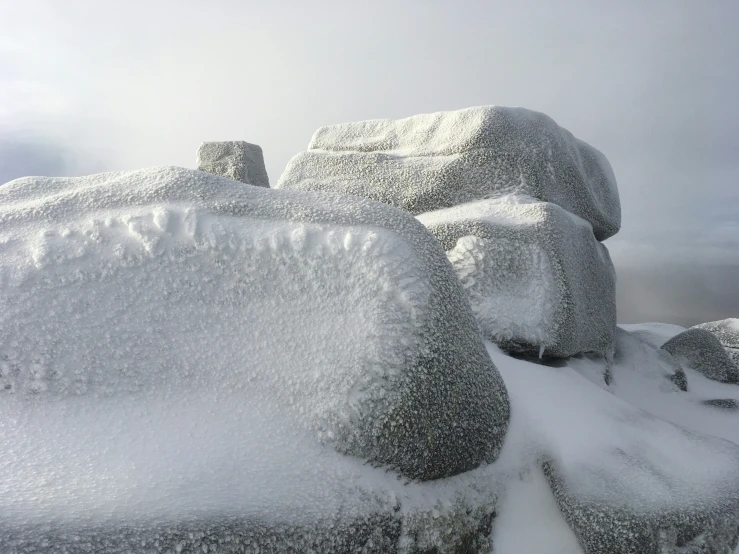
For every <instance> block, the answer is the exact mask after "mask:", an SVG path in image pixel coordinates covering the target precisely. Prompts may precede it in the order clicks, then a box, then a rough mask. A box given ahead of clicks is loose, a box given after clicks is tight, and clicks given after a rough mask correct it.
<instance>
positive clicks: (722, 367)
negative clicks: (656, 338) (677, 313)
mask: <svg viewBox="0 0 739 554" xmlns="http://www.w3.org/2000/svg"><path fill="white" fill-rule="evenodd" d="M662 348H663V349H664V350H667V351H668V352H669V353H670V354H672V355H673V356H675V357H676V358H677V359H678V360H684V362H685V363H686V364H688V365H690V366H691V367H692V368H694V369H696V370H697V371H699V372H701V373H702V374H703V375H705V376H706V377H708V378H709V379H713V380H715V381H720V382H722V383H735V384H739V366H737V365H736V364H735V363H734V362H733V361H732V360H731V358H729V355H728V354H727V352H726V350H725V349H724V347H723V346H722V345H721V342H719V339H718V338H716V336H715V335H714V334H713V333H712V332H711V331H708V330H706V329H703V328H698V327H692V328H690V329H688V330H687V331H683V332H682V333H680V334H679V335H676V336H674V337H673V338H671V339H670V340H668V341H667V342H666V343H665V344H663V345H662Z"/></svg>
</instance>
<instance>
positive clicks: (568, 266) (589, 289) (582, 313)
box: [418, 197, 616, 357]
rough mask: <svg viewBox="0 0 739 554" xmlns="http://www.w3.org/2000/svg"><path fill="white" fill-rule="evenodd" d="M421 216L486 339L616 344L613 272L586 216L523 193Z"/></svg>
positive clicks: (548, 348)
mask: <svg viewBox="0 0 739 554" xmlns="http://www.w3.org/2000/svg"><path fill="white" fill-rule="evenodd" d="M418 219H419V221H421V223H423V224H424V225H425V226H426V227H427V228H428V229H429V230H430V231H431V233H432V234H433V235H434V236H435V237H436V238H437V239H438V240H439V241H440V242H441V244H442V246H443V248H444V250H446V252H447V256H448V257H449V260H450V261H451V263H452V265H453V266H454V268H455V270H456V272H457V277H458V278H459V280H460V282H461V283H462V286H463V287H464V288H465V290H466V291H467V294H468V297H469V299H470V304H471V306H472V310H473V312H474V313H475V316H476V317H477V319H478V321H479V322H480V325H481V327H482V330H483V333H484V335H485V337H486V338H488V339H490V340H493V341H494V342H496V343H497V344H499V345H500V346H501V347H503V348H504V349H506V350H509V351H514V352H525V353H529V354H534V355H537V354H544V355H547V356H551V357H567V356H571V355H573V354H577V353H578V352H584V351H597V352H606V351H608V350H609V349H610V348H611V346H612V344H613V338H614V333H615V330H616V300H615V273H614V269H613V265H612V263H611V259H610V256H609V254H608V250H607V249H606V247H605V246H604V245H602V244H601V243H599V242H598V241H596V240H595V237H594V236H593V233H592V230H591V227H590V225H589V224H588V223H587V222H586V221H584V220H582V219H580V218H579V217H577V216H574V215H572V214H570V213H568V212H566V211H565V210H563V209H562V208H561V207H559V206H557V205H556V204H550V203H546V202H536V201H534V200H532V199H530V198H526V197H504V198H499V199H488V200H480V201H477V202H470V203H468V204H460V205H458V206H455V207H453V208H446V209H443V210H437V211H434V212H428V213H425V214H422V215H420V216H418Z"/></svg>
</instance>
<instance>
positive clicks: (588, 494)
mask: <svg viewBox="0 0 739 554" xmlns="http://www.w3.org/2000/svg"><path fill="white" fill-rule="evenodd" d="M490 352H491V356H492V357H493V361H494V362H495V364H496V366H497V367H498V369H499V371H500V373H501V375H502V376H503V379H504V381H505V383H506V386H507V388H508V391H509V393H510V397H511V410H512V414H513V417H512V419H511V427H510V430H509V438H508V439H506V447H505V448H504V451H503V453H502V454H501V458H500V460H499V461H498V462H497V463H506V462H507V461H508V455H509V453H510V451H509V447H513V446H514V445H515V444H517V445H518V446H517V448H516V450H517V451H518V452H519V453H520V452H528V453H529V454H528V455H529V456H531V457H533V458H534V459H536V460H537V461H538V462H539V464H540V465H541V467H543V469H544V473H545V475H546V477H547V480H548V482H549V485H550V487H551V490H552V492H553V493H554V498H555V499H556V503H557V505H558V506H559V509H560V511H561V513H562V515H564V518H565V520H566V521H567V523H568V524H569V526H570V527H571V528H572V530H573V531H574V534H575V535H576V537H577V539H578V542H579V543H580V546H581V547H582V550H583V552H584V553H585V554H603V553H614V554H627V553H628V554H687V553H698V552H701V553H702V552H706V553H708V552H712V553H713V552H715V553H719V552H721V553H724V552H733V549H734V548H735V547H736V545H737V541H738V540H739V447H738V446H737V445H736V444H734V443H733V442H729V441H728V440H722V439H719V438H715V437H714V436H708V435H707V434H704V433H700V432H695V431H692V430H688V429H686V428H684V427H681V426H678V425H674V424H673V423H670V422H668V421H665V420H663V419H660V418H658V417H655V416H654V415H652V414H650V413H647V412H646V411H645V410H643V409H640V408H638V407H636V406H634V405H631V404H630V403H627V402H625V401H624V400H622V399H621V398H619V396H618V395H619V394H620V392H621V391H619V390H618V389H616V390H614V391H613V392H612V391H611V390H604V388H605V386H604V385H602V382H601V385H596V384H595V383H593V382H591V381H590V380H588V379H585V378H583V376H582V375H581V374H579V372H576V371H574V370H573V368H572V367H558V368H556V370H554V368H551V367H546V366H543V365H538V364H532V363H528V362H525V361H522V360H517V359H512V358H510V357H507V356H505V354H503V353H502V352H501V351H500V350H499V349H497V348H496V347H495V346H492V345H491V346H490ZM573 361H575V360H573ZM577 361H578V362H579V363H580V364H582V365H585V364H591V365H592V364H593V361H592V360H588V359H587V358H583V359H581V360H577ZM619 365H620V362H618V361H615V363H614V369H615V370H617V373H616V374H615V382H616V383H618V382H619V373H620V377H621V379H620V380H621V381H624V380H625V379H626V377H627V375H626V374H625V373H624V370H626V368H625V367H619ZM714 385H716V386H720V387H725V388H733V387H728V386H727V385H719V384H714ZM609 389H610V387H609ZM681 394H682V393H679V392H671V393H670V395H669V398H670V399H678V400H679V398H680V395H681ZM652 398H653V399H654V400H656V401H659V400H660V399H659V398H657V397H655V396H653V397H652ZM665 398H668V397H667V396H665ZM696 410H701V411H702V412H703V413H705V414H706V415H707V416H710V417H711V419H710V421H712V422H713V423H714V424H716V423H719V422H721V421H727V422H728V421H733V420H732V419H731V418H735V417H736V415H735V414H733V413H726V414H722V413H719V414H715V412H716V411H717V410H716V409H715V408H710V407H706V406H696ZM721 416H723V418H722V417H721ZM714 430H715V429H714ZM727 430H731V429H730V428H729V427H727ZM505 510H506V504H505V501H504V503H503V504H502V506H501V512H502V513H505ZM537 524H538V522H537V521H531V522H530V525H531V526H532V527H536V526H537ZM493 540H494V541H495V537H493ZM541 552H547V550H546V549H542V550H541Z"/></svg>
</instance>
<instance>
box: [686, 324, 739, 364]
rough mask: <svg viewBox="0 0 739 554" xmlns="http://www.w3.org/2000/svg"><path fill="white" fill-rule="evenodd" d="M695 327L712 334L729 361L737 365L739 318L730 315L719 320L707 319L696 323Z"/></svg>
mask: <svg viewBox="0 0 739 554" xmlns="http://www.w3.org/2000/svg"><path fill="white" fill-rule="evenodd" d="M695 328H697V329H705V330H706V331H710V332H711V333H713V334H714V336H715V337H716V338H717V339H718V341H719V342H720V343H721V346H723V347H724V349H725V350H726V353H727V354H728V355H729V358H731V361H733V362H734V364H735V365H736V366H737V367H739V319H737V318H735V317H732V318H729V319H722V320H720V321H709V322H708V323H701V324H700V325H696V326H695Z"/></svg>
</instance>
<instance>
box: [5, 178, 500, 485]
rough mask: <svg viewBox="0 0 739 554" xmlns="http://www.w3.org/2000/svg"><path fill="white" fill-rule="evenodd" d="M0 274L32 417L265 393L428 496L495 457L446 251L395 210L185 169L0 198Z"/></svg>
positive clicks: (496, 425) (43, 182)
mask: <svg viewBox="0 0 739 554" xmlns="http://www.w3.org/2000/svg"><path fill="white" fill-rule="evenodd" d="M0 262H1V266H2V274H1V275H0V283H1V284H2V296H0V300H1V301H2V306H1V309H0V329H2V341H0V363H2V372H3V375H2V377H0V379H2V382H3V389H2V390H3V391H5V392H4V394H5V395H6V398H7V402H12V403H13V404H12V405H17V406H18V409H31V407H32V406H37V405H44V403H46V402H63V403H64V405H67V403H77V402H84V400H81V399H82V398H89V397H92V398H95V399H104V398H120V399H123V398H127V397H129V396H138V395H141V396H147V395H152V394H156V395H161V396H164V397H167V398H169V397H171V398H173V399H179V398H183V397H185V396H187V395H193V394H194V395H197V394H205V393H208V394H213V395H215V398H216V399H219V400H218V401H219V402H223V403H227V402H233V403H234V407H235V408H236V407H237V406H238V405H240V404H241V400H239V399H240V398H241V397H242V396H243V397H244V398H246V397H248V395H249V394H258V395H259V396H260V397H264V398H266V399H269V401H270V402H272V403H274V404H275V405H277V406H280V407H281V408H282V409H284V410H285V412H286V417H287V415H289V417H290V418H292V420H294V421H296V422H298V423H299V424H300V426H301V427H302V428H304V429H306V430H308V431H310V432H312V433H313V434H314V436H315V437H316V438H317V439H318V440H320V441H321V442H326V443H331V444H333V445H334V446H335V448H336V449H338V450H339V451H340V452H343V453H346V454H350V455H353V456H357V457H360V458H362V459H365V460H370V461H372V462H373V463H375V464H386V465H388V466H391V467H394V468H396V469H397V470H398V471H399V472H400V473H402V474H403V475H405V476H407V477H410V478H413V479H421V480H426V479H433V478H438V477H444V476H449V475H453V474H456V473H459V472H462V471H466V470H469V469H473V468H475V467H477V466H479V465H480V464H481V463H484V462H489V461H492V460H494V459H495V457H496V456H497V452H498V450H499V449H500V444H501V441H502V438H503V436H504V434H505V429H506V425H507V421H508V407H507V406H508V404H507V397H506V393H505V388H504V385H503V383H502V381H501V380H500V378H499V376H498V374H497V372H496V370H495V367H494V366H493V365H492V363H491V362H490V360H489V358H488V356H487V354H486V352H485V350H484V348H483V345H482V342H481V341H480V338H479V334H478V330H477V326H476V324H475V322H474V318H473V316H472V314H471V312H470V310H469V307H468V306H467V305H466V303H465V301H464V293H463V291H462V290H461V287H460V286H459V284H458V282H457V280H456V277H455V275H454V273H453V271H452V268H451V267H450V266H449V264H448V262H447V260H446V257H445V255H444V252H443V250H442V249H441V248H440V247H439V245H438V243H437V242H436V241H435V240H434V238H433V237H432V236H431V235H429V234H428V233H427V232H426V230H425V229H424V227H423V226H422V225H420V224H419V223H418V222H417V221H416V220H415V219H414V218H413V217H411V216H410V215H408V214H405V213H403V212H402V211H400V210H395V209H393V208H390V207H388V206H385V205H383V204H379V203H375V202H372V201H369V200H365V199H359V198H352V197H348V196H344V195H317V194H314V193H309V192H300V191H274V190H265V189H262V188H258V187H243V186H239V185H237V184H236V183H234V182H233V181H229V180H227V179H224V178H220V177H216V176H212V175H208V174H206V173H203V172H198V171H191V170H185V169H181V168H156V169H151V170H140V171H133V172H126V173H115V174H101V175H93V176H89V177H80V178H69V179H54V178H27V179H20V180H16V181H13V182H11V183H8V184H7V185H5V186H3V188H2V189H1V190H0ZM221 395H222V396H223V398H222V399H220V398H221Z"/></svg>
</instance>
